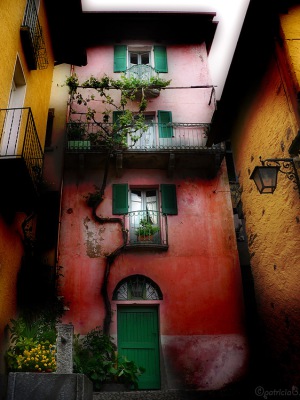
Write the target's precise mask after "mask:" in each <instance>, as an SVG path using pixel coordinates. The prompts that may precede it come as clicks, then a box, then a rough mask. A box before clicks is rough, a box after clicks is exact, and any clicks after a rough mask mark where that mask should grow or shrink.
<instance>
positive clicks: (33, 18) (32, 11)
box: [21, 0, 48, 69]
mask: <svg viewBox="0 0 300 400" xmlns="http://www.w3.org/2000/svg"><path fill="white" fill-rule="evenodd" d="M21 33H22V34H24V35H26V41H27V46H28V48H27V49H26V51H30V50H31V51H33V58H34V64H35V65H31V69H45V68H47V66H48V57H47V52H46V45H45V41H44V38H43V32H42V27H41V25H40V22H39V19H38V14H37V9H36V6H35V2H34V0H27V5H26V9H25V15H24V19H23V23H22V26H21Z"/></svg>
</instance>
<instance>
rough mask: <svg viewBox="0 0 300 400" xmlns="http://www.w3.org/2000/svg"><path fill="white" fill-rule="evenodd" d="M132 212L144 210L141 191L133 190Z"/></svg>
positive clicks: (131, 197)
mask: <svg viewBox="0 0 300 400" xmlns="http://www.w3.org/2000/svg"><path fill="white" fill-rule="evenodd" d="M130 199H131V204H130V206H131V211H141V210H142V192H141V190H131V196H130Z"/></svg>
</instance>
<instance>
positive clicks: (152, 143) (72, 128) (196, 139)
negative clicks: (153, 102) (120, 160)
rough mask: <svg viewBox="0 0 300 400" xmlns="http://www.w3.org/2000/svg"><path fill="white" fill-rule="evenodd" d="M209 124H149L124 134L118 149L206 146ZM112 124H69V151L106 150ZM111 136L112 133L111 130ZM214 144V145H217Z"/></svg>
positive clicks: (182, 149)
mask: <svg viewBox="0 0 300 400" xmlns="http://www.w3.org/2000/svg"><path fill="white" fill-rule="evenodd" d="M209 126H210V124H208V123H169V124H158V123H150V124H148V129H147V131H146V132H140V131H137V132H133V133H132V135H129V134H128V135H127V140H126V142H125V143H120V148H121V149H123V150H126V151H133V152H134V151H164V150H167V151H168V150H170V151H171V150H180V151H191V150H200V149H208V148H207V147H206V141H207V132H208V129H209ZM112 127H113V126H112V124H100V125H97V124H95V123H74V122H71V123H68V124H67V141H68V144H67V151H68V152H89V151H91V152H102V151H105V150H106V149H107V146H106V140H105V134H104V133H103V132H104V131H103V129H102V128H104V129H105V130H106V131H107V132H112ZM110 135H111V133H110ZM219 147H220V146H219V145H214V146H213V148H216V149H217V148H219Z"/></svg>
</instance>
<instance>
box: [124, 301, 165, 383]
mask: <svg viewBox="0 0 300 400" xmlns="http://www.w3.org/2000/svg"><path fill="white" fill-rule="evenodd" d="M118 351H119V354H120V355H122V354H123V355H125V356H126V357H127V358H128V359H129V360H133V361H135V362H136V363H137V364H138V365H139V366H142V367H144V368H145V369H146V372H144V374H143V375H141V376H140V378H139V389H160V368H159V346H158V315H157V308H156V307H138V306H128V307H127V306H124V307H123V306H120V307H118Z"/></svg>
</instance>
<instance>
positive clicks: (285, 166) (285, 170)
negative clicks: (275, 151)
mask: <svg viewBox="0 0 300 400" xmlns="http://www.w3.org/2000/svg"><path fill="white" fill-rule="evenodd" d="M259 160H260V162H261V164H262V166H264V167H277V169H278V171H279V172H281V173H282V174H284V175H285V176H286V177H287V178H288V179H289V180H290V181H292V182H293V183H294V189H295V190H298V192H299V195H300V179H299V174H298V171H297V168H299V166H300V158H299V157H295V158H267V159H265V160H262V158H261V157H259Z"/></svg>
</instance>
